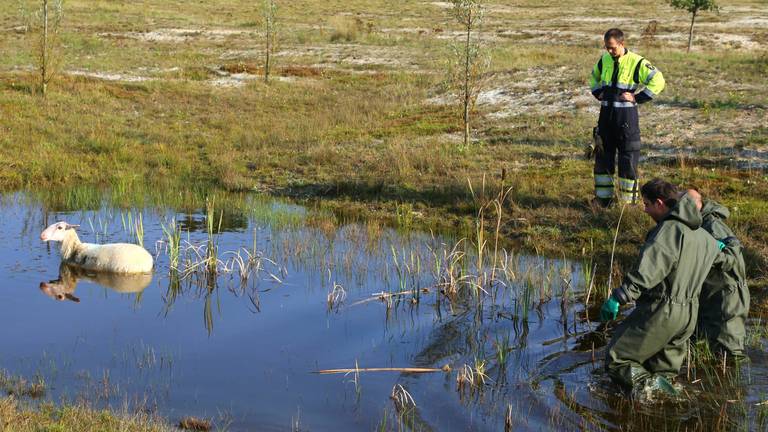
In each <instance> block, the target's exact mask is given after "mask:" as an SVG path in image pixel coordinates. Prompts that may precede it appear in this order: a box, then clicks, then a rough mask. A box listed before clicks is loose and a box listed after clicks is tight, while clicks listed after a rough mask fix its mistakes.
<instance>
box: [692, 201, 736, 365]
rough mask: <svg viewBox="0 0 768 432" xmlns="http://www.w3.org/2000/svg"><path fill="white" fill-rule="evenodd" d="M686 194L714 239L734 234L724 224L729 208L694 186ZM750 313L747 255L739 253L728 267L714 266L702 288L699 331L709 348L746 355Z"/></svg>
mask: <svg viewBox="0 0 768 432" xmlns="http://www.w3.org/2000/svg"><path fill="white" fill-rule="evenodd" d="M687 194H688V195H689V196H690V197H691V198H693V199H694V201H695V202H696V206H697V207H698V208H699V210H700V211H701V217H702V219H703V221H704V222H703V223H702V225H701V227H702V228H704V229H705V230H706V231H707V232H709V233H710V234H711V235H712V236H713V237H714V238H715V239H718V240H721V241H722V240H723V239H725V238H728V237H733V236H734V235H733V231H731V229H730V228H729V227H728V225H726V224H725V219H728V216H730V212H729V211H728V209H727V208H725V207H723V206H722V205H720V204H719V203H717V202H715V201H712V200H705V201H702V199H701V195H700V194H699V192H698V191H696V190H694V189H689V190H688V192H687ZM748 314H749V288H748V287H747V271H746V268H745V265H744V257H743V256H742V254H741V253H740V252H739V253H737V254H736V263H735V265H734V267H733V268H732V269H731V270H729V271H724V270H723V269H721V268H719V267H713V268H712V270H711V271H710V272H709V275H708V276H707V279H706V280H705V281H704V285H703V286H702V288H701V297H700V300H699V321H698V324H697V326H696V330H697V332H698V333H699V334H700V335H702V336H703V337H705V338H706V339H707V340H708V341H709V346H710V348H711V349H712V350H713V351H715V352H718V353H727V354H728V355H729V356H731V357H733V358H737V359H738V358H743V357H744V340H745V339H746V337H747V331H746V328H745V325H746V321H747V315H748Z"/></svg>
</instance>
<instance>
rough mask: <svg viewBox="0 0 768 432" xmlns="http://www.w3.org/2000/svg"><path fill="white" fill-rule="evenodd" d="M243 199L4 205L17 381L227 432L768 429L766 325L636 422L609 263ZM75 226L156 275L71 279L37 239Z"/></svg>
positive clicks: (2, 362) (2, 319)
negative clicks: (616, 337) (739, 362)
mask: <svg viewBox="0 0 768 432" xmlns="http://www.w3.org/2000/svg"><path fill="white" fill-rule="evenodd" d="M222 201H224V200H222ZM237 201H238V203H237V204H236V205H232V204H231V203H232V200H229V201H227V202H225V203H223V204H218V203H217V202H216V200H215V198H211V199H210V201H209V202H208V204H207V205H206V204H205V203H200V204H199V205H197V207H196V206H195V205H190V206H187V207H188V208H187V209H186V210H184V211H178V210H173V209H171V208H162V207H158V206H147V207H130V206H124V205H123V206H115V205H112V204H110V202H109V200H103V201H100V204H98V205H95V206H94V205H92V206H90V207H87V208H82V209H77V208H74V209H73V208H72V206H64V207H62V206H60V205H53V204H51V203H49V202H46V200H45V199H38V198H33V197H32V196H31V195H26V194H14V195H7V196H5V198H4V199H3V202H2V206H1V207H0V213H1V215H0V216H1V217H0V235H2V237H3V238H4V240H5V241H4V249H5V251H4V253H2V254H0V272H2V280H3V283H2V287H1V288H0V325H2V328H3V330H4V331H3V347H4V349H3V350H2V351H0V368H2V369H4V370H5V371H6V373H7V374H9V375H14V376H21V377H24V378H25V379H26V380H27V381H28V382H38V381H39V382H40V383H41V384H42V385H44V387H45V394H44V396H43V400H50V401H54V402H57V403H58V402H85V403H88V404H91V405H93V406H97V407H104V406H108V407H111V408H113V409H117V410H121V409H124V408H127V409H128V411H129V412H131V411H136V410H147V411H151V412H157V413H159V414H160V415H162V416H163V417H166V418H168V419H169V421H171V422H178V420H179V419H180V418H183V417H186V416H195V417H199V418H208V419H212V420H213V422H214V424H215V425H216V426H217V427H219V428H226V429H227V430H231V431H242V430H267V431H268V430H281V431H282V430H289V429H290V430H313V431H323V430H440V431H447V430H455V431H467V430H477V431H497V430H504V429H505V428H506V429H507V430H550V429H553V430H554V429H557V430H572V429H582V430H583V429H588V430H618V429H619V428H621V429H622V430H648V429H649V428H652V427H661V428H664V429H678V428H683V429H684V428H688V429H690V430H698V429H700V430H709V429H710V427H711V425H713V424H717V425H721V427H722V428H723V429H731V428H736V427H738V428H741V429H744V428H749V429H755V428H762V427H764V425H765V423H764V421H765V417H766V414H768V412H766V408H765V405H764V404H761V403H762V402H763V401H764V400H765V397H766V395H767V394H768V372H767V371H766V368H765V366H766V357H765V354H764V346H765V338H764V337H763V333H762V332H761V331H760V329H762V328H763V326H762V325H761V324H760V323H753V325H752V328H751V329H750V347H751V348H750V351H749V353H750V357H751V358H752V362H751V363H750V364H748V365H747V366H744V367H742V368H741V369H739V370H734V368H728V369H725V370H724V371H721V370H720V368H719V366H717V365H714V366H711V367H709V366H704V365H701V364H697V363H695V362H694V364H693V365H692V366H691V367H690V368H686V370H685V371H683V372H682V374H683V376H684V379H683V381H685V382H686V383H687V384H685V390H686V391H685V392H684V393H685V394H686V397H685V398H681V399H680V400H676V401H664V402H654V403H650V402H648V403H644V404H640V403H637V402H634V403H633V402H628V401H627V400H626V399H624V398H623V397H622V396H620V395H618V394H616V393H615V392H614V391H613V388H612V387H611V386H610V384H609V382H608V380H607V378H606V376H605V374H604V373H603V372H602V358H603V355H604V354H603V352H604V351H603V346H604V344H605V341H606V338H608V337H609V334H610V333H609V332H610V329H605V328H603V327H602V326H600V323H599V322H597V320H596V312H595V310H594V308H591V310H589V311H588V310H587V309H586V308H585V307H584V301H585V298H586V297H587V295H590V296H592V299H594V298H595V296H596V293H595V292H594V290H592V289H587V287H588V286H589V285H590V280H591V278H590V276H591V275H590V274H589V273H590V272H589V271H585V270H587V269H589V268H591V267H592V264H590V263H587V262H582V261H568V260H563V259H548V258H544V257H539V256H526V255H518V254H514V253H511V252H506V251H502V250H501V249H497V248H496V247H495V246H494V245H495V242H494V239H486V243H485V245H486V247H484V248H478V247H477V242H476V241H473V240H472V239H461V238H457V237H456V236H451V235H436V234H430V233H419V232H412V231H404V230H398V229H394V228H389V227H386V226H383V225H381V224H379V223H377V222H375V221H352V222H342V221H340V220H339V218H338V217H336V216H334V215H333V214H332V213H330V212H327V211H322V210H317V209H313V208H305V207H302V206H298V205H294V204H291V203H286V202H282V201H271V200H269V199H265V198H260V197H251V196H243V197H241V198H238V200H237ZM60 220H65V221H67V222H69V223H71V224H79V225H80V228H79V229H78V231H79V235H80V238H81V240H83V241H86V242H96V243H106V242H131V243H140V244H143V246H144V247H145V248H146V249H147V250H149V251H150V252H151V253H152V255H153V256H154V257H155V260H156V264H155V272H154V273H153V274H152V275H151V277H134V278H121V277H117V276H109V275H99V274H94V273H92V272H83V271H81V270H78V269H76V268H72V267H68V266H61V265H60V254H59V251H58V244H57V243H45V242H42V241H41V240H40V232H41V231H42V230H43V229H44V228H45V227H46V226H47V225H49V224H51V223H53V222H56V221H60ZM479 255H480V257H478V256H479ZM603 267H604V268H605V267H606V266H603ZM598 268H599V267H598ZM588 292H589V293H588ZM591 303H594V300H592V301H591ZM694 355H695V354H694ZM366 368H394V369H395V370H392V371H387V370H385V371H365V369H366ZM401 368H428V369H434V371H432V372H428V373H411V372H409V371H408V370H407V369H401ZM326 369H352V371H347V373H337V374H319V373H317V372H319V371H321V370H326Z"/></svg>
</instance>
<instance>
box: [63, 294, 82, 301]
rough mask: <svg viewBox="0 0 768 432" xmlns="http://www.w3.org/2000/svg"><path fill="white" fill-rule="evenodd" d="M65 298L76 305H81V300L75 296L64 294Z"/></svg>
mask: <svg viewBox="0 0 768 432" xmlns="http://www.w3.org/2000/svg"><path fill="white" fill-rule="evenodd" d="M64 297H66V298H67V300H72V301H73V302H75V303H80V299H79V298H77V297H75V296H73V295H72V294H64Z"/></svg>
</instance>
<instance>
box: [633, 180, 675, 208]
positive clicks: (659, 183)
mask: <svg viewBox="0 0 768 432" xmlns="http://www.w3.org/2000/svg"><path fill="white" fill-rule="evenodd" d="M640 195H642V196H643V198H645V199H647V200H648V201H656V200H657V199H660V200H661V201H662V202H663V203H664V204H665V205H666V206H667V207H669V208H672V207H674V206H675V205H677V200H678V197H679V196H680V191H678V189H677V186H675V185H673V184H672V183H670V182H668V181H664V180H662V179H659V178H655V179H653V180H651V181H649V182H648V183H646V184H644V185H643V187H641V188H640Z"/></svg>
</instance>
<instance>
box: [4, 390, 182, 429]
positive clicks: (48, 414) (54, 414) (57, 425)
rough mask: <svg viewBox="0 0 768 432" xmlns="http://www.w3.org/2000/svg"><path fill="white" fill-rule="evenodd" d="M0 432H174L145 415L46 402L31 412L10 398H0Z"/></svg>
mask: <svg viewBox="0 0 768 432" xmlns="http://www.w3.org/2000/svg"><path fill="white" fill-rule="evenodd" d="M0 429H2V430H8V431H11V430H12V431H16V432H38V431H48V432H75V431H86V430H88V431H115V430H120V431H126V432H166V431H172V430H177V429H175V428H173V427H171V426H170V425H168V424H167V423H165V421H164V420H162V419H159V418H156V417H153V416H151V415H149V414H144V413H142V412H139V413H137V414H128V413H116V412H110V411H105V410H96V409H92V408H89V407H87V406H84V405H65V406H61V407H57V406H54V405H51V404H49V403H44V404H42V405H41V406H40V407H39V408H36V409H32V408H29V407H27V406H25V404H24V403H22V402H19V401H18V400H17V399H15V398H13V397H7V398H3V399H0Z"/></svg>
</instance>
